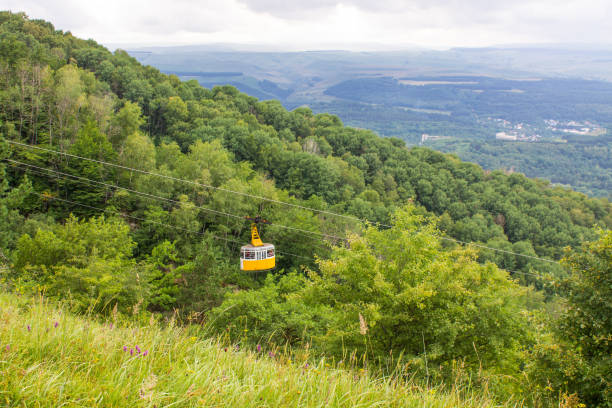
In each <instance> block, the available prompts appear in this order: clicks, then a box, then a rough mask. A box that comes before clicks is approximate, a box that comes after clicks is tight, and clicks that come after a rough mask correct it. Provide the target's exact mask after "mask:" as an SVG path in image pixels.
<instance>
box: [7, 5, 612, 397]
mask: <svg viewBox="0 0 612 408" xmlns="http://www.w3.org/2000/svg"><path fill="white" fill-rule="evenodd" d="M0 135H1V139H0V159H1V160H2V161H1V162H0V174H1V175H2V181H1V184H0V215H1V217H0V231H1V232H2V234H1V235H0V250H1V251H2V253H1V259H0V260H2V262H3V264H4V265H5V267H4V268H5V269H3V275H4V277H3V279H2V280H3V281H4V282H5V285H6V286H7V287H8V288H10V290H13V291H17V292H20V293H36V292H38V291H44V292H45V294H46V295H48V296H50V297H52V298H54V299H60V300H63V301H65V302H67V303H68V304H69V305H70V307H71V308H73V309H74V310H77V311H82V312H86V311H90V312H95V313H100V314H108V313H111V312H112V311H113V310H114V312H115V313H125V314H135V315H139V312H141V313H168V312H171V311H173V310H175V311H176V312H175V313H180V314H181V315H183V316H185V318H186V320H187V321H189V322H209V323H210V325H211V327H213V328H214V329H216V330H217V331H218V333H221V334H223V335H224V336H226V338H227V339H229V340H231V341H243V342H247V343H249V344H258V343H259V342H262V341H263V340H264V339H267V340H266V341H269V342H274V343H275V344H282V343H288V344H291V345H292V346H294V347H305V348H306V349H307V350H308V349H309V348H310V347H312V349H313V352H314V353H319V354H326V355H330V356H333V357H334V358H336V359H337V360H346V359H347V358H349V357H350V355H351V353H356V354H353V355H352V358H353V359H352V360H351V361H352V363H354V364H366V365H367V364H379V365H380V367H383V366H384V365H385V364H387V365H388V364H395V362H397V363H398V364H400V363H401V364H408V365H410V366H411V367H413V368H414V372H415V373H418V375H423V376H425V377H426V378H427V379H428V380H429V379H430V378H431V379H435V380H436V381H443V380H445V379H446V380H448V379H449V378H450V377H449V376H451V375H452V374H453V373H456V370H455V369H456V368H457V366H456V362H457V361H459V360H461V361H463V364H465V369H466V370H467V371H469V372H480V371H479V370H485V372H487V373H490V375H491V376H492V377H491V378H497V377H495V376H498V375H513V376H514V375H516V376H517V377H520V375H521V370H523V369H528V368H529V367H534V365H533V364H531V365H530V364H527V363H530V362H531V361H535V360H533V359H532V358H531V357H530V356H526V354H525V353H527V354H529V353H531V352H532V351H533V352H535V351H534V350H536V348H534V347H536V346H535V345H538V346H540V347H541V348H539V349H537V350H540V351H541V352H542V353H543V354H545V356H544V357H542V358H543V359H546V358H548V357H550V358H551V359H552V358H556V359H558V360H555V361H563V360H562V359H563V358H566V355H565V354H563V353H561V352H558V353H560V354H554V352H555V351H554V350H557V349H558V348H557V349H554V350H553V351H550V350H548V351H546V350H545V348H546V346H547V345H551V344H553V345H555V346H558V344H557V343H555V342H556V341H557V340H555V339H556V337H554V335H553V334H551V333H553V331H552V329H550V331H544V332H542V330H543V329H541V327H542V324H540V323H534V321H535V320H538V319H540V318H542V317H541V316H540V315H539V313H541V312H540V311H538V310H539V309H540V308H543V307H548V308H549V310H556V311H557V312H558V313H561V312H560V311H562V310H563V307H562V304H563V302H562V301H560V300H559V298H558V295H559V291H560V290H561V289H560V288H561V286H560V282H566V281H567V280H568V279H570V278H571V277H572V276H574V275H575V273H580V268H577V272H575V271H574V272H572V269H571V268H568V267H563V266H562V265H561V264H560V263H559V262H558V260H559V259H561V257H562V256H563V255H564V248H565V247H568V246H569V247H572V248H574V250H575V251H579V248H580V247H581V245H583V243H584V242H586V241H593V242H603V244H601V245H603V246H604V247H605V246H606V245H609V243H608V241H609V232H608V233H607V234H608V235H607V237H608V238H606V235H605V234H606V232H605V231H607V230H609V228H611V227H612V206H611V205H610V203H609V202H608V201H607V200H606V199H593V198H589V197H587V196H585V195H584V194H581V193H576V192H573V191H571V190H569V189H565V188H560V187H553V186H551V185H550V183H549V182H547V181H543V180H531V179H528V178H526V177H524V176H523V175H520V174H505V173H503V172H500V171H493V172H488V171H484V170H482V168H480V167H479V166H477V165H474V164H470V163H466V162H462V161H461V160H459V159H458V158H457V157H456V156H453V155H446V154H442V153H439V152H435V151H432V150H430V149H426V148H410V149H409V148H407V147H406V146H405V145H404V142H403V141H401V140H400V139H395V138H388V139H383V138H380V137H378V136H376V135H375V134H374V133H373V132H371V131H368V130H363V129H354V128H349V127H345V126H343V124H342V123H341V121H340V120H339V119H338V118H337V117H335V116H333V115H329V114H317V115H315V114H313V113H312V111H311V110H310V109H308V108H306V107H302V108H297V109H295V110H293V111H287V110H285V109H284V108H283V107H282V106H281V104H280V103H279V102H276V101H265V102H260V101H258V100H257V99H255V98H253V97H250V96H247V95H245V94H242V93H240V92H238V91H237V90H236V89H235V88H233V87H231V86H219V87H214V88H213V89H206V88H203V87H201V86H200V85H199V84H198V83H197V82H196V81H187V82H181V81H180V80H179V79H178V77H176V76H173V75H170V76H168V75H165V74H162V73H160V72H159V71H158V70H157V69H154V68H152V67H148V66H143V65H141V64H139V63H138V62H137V61H136V60H135V59H133V58H131V57H130V56H129V55H128V54H127V53H125V52H123V51H117V52H115V53H114V54H113V53H111V52H109V51H108V50H106V49H105V48H104V47H102V46H100V45H98V44H97V43H95V42H94V41H93V40H88V41H84V40H81V39H78V38H75V37H74V36H72V35H71V34H70V33H67V32H62V31H57V30H55V28H54V27H53V25H52V24H51V23H48V22H45V21H40V20H29V19H28V18H27V17H26V16H25V15H23V14H13V13H10V12H2V13H0ZM257 214H261V215H262V216H263V217H265V218H266V219H267V220H269V221H270V222H271V224H270V225H267V226H266V227H265V229H264V230H263V233H262V235H263V237H264V239H265V240H266V241H270V242H274V243H275V244H276V245H277V252H278V255H279V256H278V268H277V272H278V273H277V274H276V275H269V276H268V277H265V278H264V277H262V276H259V275H253V274H250V275H249V274H244V273H240V271H239V270H238V266H237V265H238V253H237V252H238V251H237V250H238V248H239V247H240V245H242V244H243V243H246V242H247V241H248V236H249V228H248V227H249V225H248V223H247V221H246V220H245V219H244V217H245V216H253V215H257ZM360 220H365V221H368V222H369V226H364V225H362V222H361V221H360ZM594 227H598V228H599V229H601V230H600V231H599V232H598V230H597V229H596V228H594ZM598 239H599V240H600V241H597V240H598ZM606 239H608V241H606ZM460 243H475V244H476V246H473V247H472V248H463V246H462V245H461V244H460ZM585 248H586V247H585ZM476 250H478V251H476ZM584 251H587V249H584ZM605 251H609V249H605V250H604V252H605ZM585 256H586V255H585ZM605 256H608V255H604V256H603V259H606V258H605ZM487 261H491V262H487ZM496 265H497V266H496ZM605 267H606V266H605V262H604V264H603V266H601V265H595V266H594V268H604V269H605ZM500 268H503V269H506V270H507V271H508V272H505V271H504V270H502V269H500ZM607 271H608V272H606V273H610V271H609V266H608V270H607ZM602 276H604V278H605V274H604V275H602ZM607 279H609V277H608V278H607ZM569 284H570V283H568V284H567V285H569ZM529 286H531V287H529ZM596 287H597V284H593V285H592V286H589V288H588V290H592V289H593V288H596ZM584 290H587V289H584ZM603 299H605V293H604V295H603ZM545 301H548V303H544V302H545ZM577 302H578V303H579V302H580V299H578V300H577ZM602 304H603V306H602V307H604V308H605V307H609V304H608V305H606V301H605V300H604V301H603V302H602ZM527 310H531V312H527ZM604 316H605V313H604ZM542 320H543V321H546V319H545V318H542ZM606 324H608V323H606ZM368 325H369V326H368ZM603 327H604V329H603V332H602V331H600V332H597V334H596V335H597V336H604V337H601V339H605V336H606V333H607V332H605V330H608V329H607V328H606V327H609V325H608V326H606V325H605V324H604V325H603ZM536 328H537V329H536ZM597 330H600V328H599V326H598V328H597ZM578 331H579V330H578ZM602 333H603V334H602ZM589 335H591V334H589ZM593 335H595V334H593ZM551 336H552V337H551ZM561 338H562V337H561ZM597 338H598V339H600V337H597ZM601 339H600V340H597V342H602V341H604V340H601ZM575 344H576V343H572V345H571V346H567V347H568V349H567V350H570V352H568V353H569V354H571V357H572V358H575V359H576V361H581V362H583V363H584V364H585V365H588V361H589V360H588V358H591V355H590V354H589V355H585V356H583V355H581V354H580V352H577V351H575V350H576V349H575V348H572V347H574V346H575ZM598 344H599V343H598ZM605 344H606V345H605V346H604V345H601V347H603V350H607V349H609V347H610V346H609V345H607V344H608V343H607V342H606V343H605ZM597 347H599V346H597ZM606 347H607V349H606ZM542 350H543V351H542ZM563 350H565V349H563ZM598 350H600V351H599V352H601V349H598ZM546 353H549V354H546ZM550 353H553V354H554V355H553V356H552V357H551V356H550ZM347 354H348V355H347ZM356 356H357V357H356ZM359 356H363V357H359ZM360 358H361V360H359V359H360ZM538 361H539V360H538ZM542 361H544V360H542ZM546 361H549V360H546ZM428 364H432V365H431V366H430V365H428ZM525 364H527V365H528V367H527V368H525V367H526V366H525ZM543 364H544V363H543ZM605 364H608V365H605ZM605 364H604V365H602V366H601V367H600V368H598V370H599V371H597V370H595V371H593V372H590V373H589V375H588V376H587V378H586V379H585V378H582V377H581V378H580V379H577V378H578V376H574V377H572V375H574V374H575V373H574V374H572V373H570V374H567V373H558V372H556V371H554V369H553V368H550V367H549V369H550V374H547V375H548V376H547V377H542V378H541V379H540V378H536V377H537V376H532V377H533V378H535V379H534V380H533V381H534V382H533V383H529V384H527V385H521V386H519V385H516V384H514V383H512V382H511V381H510V382H508V383H506V382H505V381H501V380H500V381H499V384H497V386H498V391H499V393H500V394H499V395H500V396H502V397H500V398H506V397H508V398H509V397H510V396H513V397H515V396H516V395H517V393H518V394H520V393H523V392H524V393H526V395H529V397H524V398H533V399H534V401H535V400H537V401H538V403H545V402H546V401H548V402H550V401H557V400H558V399H559V398H560V396H561V395H562V394H563V395H571V394H573V393H576V392H577V393H579V395H580V398H582V400H584V401H590V402H592V403H597V404H604V403H605V401H608V403H609V402H610V399H609V398H610V396H609V395H608V394H605V395H604V393H603V392H602V389H604V388H605V383H602V382H601V381H600V382H598V381H599V379H601V378H608V379H609V376H608V377H606V375H605V372H606V371H605V370H607V369H608V368H609V367H610V365H609V361H608V362H606V363H605ZM462 367H463V366H462ZM479 367H480V368H479ZM539 372H544V371H542V370H540V371H538V373H539ZM602 373H604V374H602ZM415 375H416V374H415ZM425 377H424V378H425ZM532 377H529V378H532ZM549 378H555V379H559V381H558V384H557V385H555V389H554V391H553V389H552V388H551V391H550V392H544V391H542V389H541V387H540V385H541V384H546V381H548V380H549ZM568 379H569V380H568ZM536 380H537V381H536ZM538 381H539V382H538ZM564 381H565V383H564ZM580 381H582V382H580ZM585 383H588V387H587V386H586V385H584V384H585ZM538 384H539V385H538ZM568 384H569V385H568ZM533 387H535V388H533ZM537 387H540V388H537ZM533 390H538V391H537V392H536V391H533ZM521 395H522V394H521ZM555 398H556V399H555Z"/></svg>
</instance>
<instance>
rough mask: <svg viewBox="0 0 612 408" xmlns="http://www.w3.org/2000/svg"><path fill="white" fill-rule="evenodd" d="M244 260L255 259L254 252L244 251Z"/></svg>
mask: <svg viewBox="0 0 612 408" xmlns="http://www.w3.org/2000/svg"><path fill="white" fill-rule="evenodd" d="M244 259H255V251H250V250H246V251H245V254H244Z"/></svg>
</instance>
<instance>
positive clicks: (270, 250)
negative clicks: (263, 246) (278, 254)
mask: <svg viewBox="0 0 612 408" xmlns="http://www.w3.org/2000/svg"><path fill="white" fill-rule="evenodd" d="M273 256H274V248H270V249H268V258H272V257H273Z"/></svg>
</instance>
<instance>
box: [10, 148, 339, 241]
mask: <svg viewBox="0 0 612 408" xmlns="http://www.w3.org/2000/svg"><path fill="white" fill-rule="evenodd" d="M4 160H5V161H9V162H10V161H11V160H7V159H4ZM12 162H13V166H15V167H17V168H20V169H22V170H26V169H25V168H24V167H21V166H19V165H17V164H14V163H20V164H22V165H25V166H28V167H34V168H37V169H44V170H45V171H47V172H51V173H55V174H56V175H57V176H58V177H61V178H64V179H67V178H68V177H67V173H63V172H59V171H55V170H52V169H49V168H46V167H44V168H41V167H38V166H34V165H31V164H28V163H21V162H18V161H16V160H12ZM27 171H30V172H34V173H37V174H41V175H45V176H51V175H50V174H48V173H44V172H42V171H37V170H33V169H31V168H30V169H27ZM68 176H69V177H73V178H76V180H73V181H76V182H79V183H83V184H89V185H91V184H92V183H95V184H100V183H102V182H98V181H96V180H91V179H87V178H84V177H79V176H74V175H68ZM102 184H105V183H102ZM110 186H115V187H117V188H119V189H123V190H125V191H127V192H129V193H135V194H139V195H145V197H147V198H152V197H151V196H153V197H155V198H156V199H159V200H165V201H170V202H173V203H180V202H179V201H176V200H171V199H167V198H164V197H159V196H154V195H151V194H148V193H143V192H138V191H134V190H131V189H128V188H125V187H121V186H116V185H110ZM195 207H196V208H200V209H203V210H209V212H210V211H212V212H213V214H215V215H228V216H230V217H234V218H238V219H244V217H241V216H239V215H236V214H231V213H229V214H228V213H223V212H221V214H219V212H218V211H216V210H211V209H208V208H207V207H198V206H195ZM270 224H271V225H276V226H280V227H285V228H292V227H286V226H284V225H281V224H276V223H274V224H272V223H270ZM300 235H302V236H305V235H304V234H300ZM330 237H334V236H330ZM306 238H310V239H318V238H316V237H312V236H306ZM336 238H337V237H336ZM287 239H288V240H289V241H291V242H296V241H295V240H293V239H291V238H287V237H284V240H287ZM236 243H240V242H237V241H236ZM309 245H310V246H311V247H315V248H318V249H322V250H329V249H330V248H329V247H328V246H322V245H316V244H312V243H309Z"/></svg>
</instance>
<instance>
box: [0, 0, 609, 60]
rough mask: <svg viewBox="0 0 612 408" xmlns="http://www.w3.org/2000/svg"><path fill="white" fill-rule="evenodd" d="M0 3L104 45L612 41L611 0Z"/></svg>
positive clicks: (296, 47) (378, 45) (380, 45)
mask: <svg viewBox="0 0 612 408" xmlns="http://www.w3.org/2000/svg"><path fill="white" fill-rule="evenodd" d="M0 9H2V10H7V9H8V10H11V11H25V12H26V14H28V15H29V16H30V17H31V18H43V19H45V20H49V21H51V22H52V23H53V24H54V25H55V27H56V28H58V29H62V30H65V31H71V32H72V33H73V34H75V35H77V36H78V37H82V38H93V39H94V40H96V41H97V42H99V43H102V44H104V45H111V46H112V45H151V46H153V45H186V44H208V43H240V44H262V45H266V46H272V47H275V48H278V49H288V50H303V49H338V48H343V49H353V50H357V49H376V48H380V49H401V48H405V47H407V46H420V47H426V48H447V47H456V46H470V47H471V46H477V47H478V46H489V45H500V44H543V43H568V42H570V43H594V44H603V43H607V44H610V43H612V41H611V40H612V0H345V1H337V0H300V1H297V0H169V1H168V0H165V1H162V0H121V1H119V0H0Z"/></svg>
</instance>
